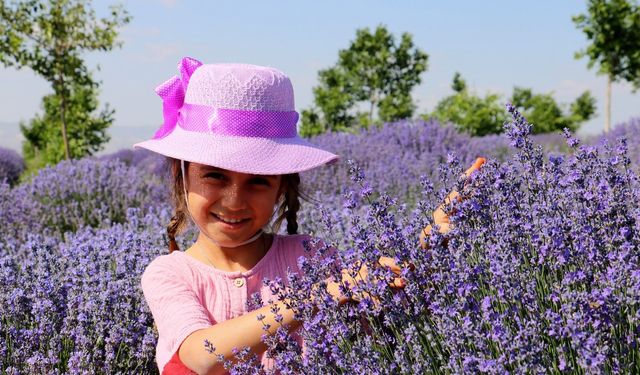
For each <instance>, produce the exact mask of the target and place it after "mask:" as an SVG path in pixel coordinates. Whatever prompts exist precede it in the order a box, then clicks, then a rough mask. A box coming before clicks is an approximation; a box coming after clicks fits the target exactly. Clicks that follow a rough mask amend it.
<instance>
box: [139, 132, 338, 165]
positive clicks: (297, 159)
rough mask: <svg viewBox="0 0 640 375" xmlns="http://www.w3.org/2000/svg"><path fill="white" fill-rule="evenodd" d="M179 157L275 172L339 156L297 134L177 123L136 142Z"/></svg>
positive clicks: (140, 145) (148, 148) (318, 163)
mask: <svg viewBox="0 0 640 375" xmlns="http://www.w3.org/2000/svg"><path fill="white" fill-rule="evenodd" d="M133 147H134V148H144V149H147V150H150V151H153V152H156V153H158V154H161V155H164V156H168V157H172V158H175V159H179V160H185V161H190V162H194V163H199V164H206V165H211V166H214V167H218V168H222V169H227V170H231V171H235V172H241V173H250V174H263V175H278V174H289V173H297V172H303V171H307V170H309V169H313V168H315V167H319V166H321V165H324V164H330V163H333V162H336V161H337V160H338V159H339V157H338V155H335V154H333V153H331V152H328V151H325V150H322V149H320V148H318V147H316V146H314V145H312V144H311V143H309V142H308V141H306V140H305V139H302V138H300V137H298V136H296V137H293V138H269V139H267V138H260V137H234V136H221V135H216V134H207V133H198V132H192V131H186V130H184V129H182V128H181V127H180V126H176V127H175V129H173V131H172V132H171V133H170V134H168V135H167V136H165V137H164V138H161V139H151V140H148V141H144V142H140V143H136V144H135V145H134V146H133Z"/></svg>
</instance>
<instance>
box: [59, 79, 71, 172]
mask: <svg viewBox="0 0 640 375" xmlns="http://www.w3.org/2000/svg"><path fill="white" fill-rule="evenodd" d="M59 82H60V120H61V121H62V142H63V143H64V158H65V159H67V160H69V159H71V152H70V151H69V140H68V139H67V119H66V117H65V111H66V109H67V101H66V96H65V90H64V78H62V77H60V81H59Z"/></svg>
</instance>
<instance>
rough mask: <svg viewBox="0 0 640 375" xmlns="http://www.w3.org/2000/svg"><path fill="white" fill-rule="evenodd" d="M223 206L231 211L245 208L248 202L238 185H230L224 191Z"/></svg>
mask: <svg viewBox="0 0 640 375" xmlns="http://www.w3.org/2000/svg"><path fill="white" fill-rule="evenodd" d="M222 204H223V206H224V207H225V208H227V209H229V210H241V209H243V208H245V206H246V200H245V198H244V194H243V192H242V189H241V187H240V186H239V185H238V184H230V185H228V186H227V187H226V188H225V189H224V190H223V192H222Z"/></svg>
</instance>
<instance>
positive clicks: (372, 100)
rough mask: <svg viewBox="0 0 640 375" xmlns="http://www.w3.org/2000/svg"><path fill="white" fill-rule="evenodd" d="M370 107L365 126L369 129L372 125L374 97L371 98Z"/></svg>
mask: <svg viewBox="0 0 640 375" xmlns="http://www.w3.org/2000/svg"><path fill="white" fill-rule="evenodd" d="M369 100H371V107H369V124H368V125H367V127H369V126H370V125H371V124H372V123H373V108H374V107H375V105H376V98H375V96H373V97H371V99H369Z"/></svg>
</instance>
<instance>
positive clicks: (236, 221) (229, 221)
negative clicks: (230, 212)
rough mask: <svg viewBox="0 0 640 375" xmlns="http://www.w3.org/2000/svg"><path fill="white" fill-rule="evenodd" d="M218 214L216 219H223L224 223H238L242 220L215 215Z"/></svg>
mask: <svg viewBox="0 0 640 375" xmlns="http://www.w3.org/2000/svg"><path fill="white" fill-rule="evenodd" d="M216 216H218V219H220V220H222V221H224V222H225V223H229V224H235V223H239V222H241V221H242V219H238V220H233V219H223V218H222V217H221V216H220V215H216Z"/></svg>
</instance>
